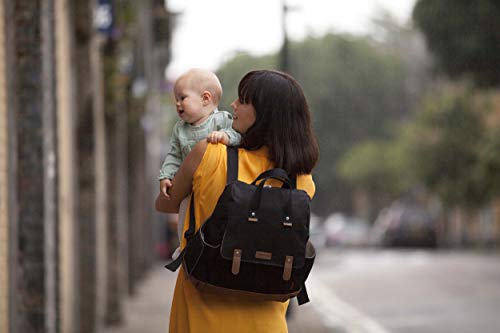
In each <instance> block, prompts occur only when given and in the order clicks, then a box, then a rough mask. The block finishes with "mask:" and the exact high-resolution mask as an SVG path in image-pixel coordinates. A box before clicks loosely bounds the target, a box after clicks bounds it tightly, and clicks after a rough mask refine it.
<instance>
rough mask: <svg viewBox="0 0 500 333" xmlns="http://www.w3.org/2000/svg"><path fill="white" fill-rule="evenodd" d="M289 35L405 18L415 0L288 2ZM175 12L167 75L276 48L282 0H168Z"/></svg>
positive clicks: (360, 29) (356, 29)
mask: <svg viewBox="0 0 500 333" xmlns="http://www.w3.org/2000/svg"><path fill="white" fill-rule="evenodd" d="M286 3H287V4H288V5H289V6H290V7H293V8H294V9H293V10H292V11H290V13H289V14H288V17H287V31H288V34H289V36H290V38H291V39H293V40H301V39H303V38H305V37H307V36H308V35H313V36H321V35H323V34H325V33H327V32H328V31H336V32H350V33H354V34H364V33H368V32H369V30H370V20H371V18H373V17H375V16H376V14H377V12H379V11H381V10H382V9H385V10H387V11H389V12H390V13H391V14H392V15H393V16H394V17H395V18H396V19H398V21H400V22H401V23H404V22H406V21H407V20H408V19H409V17H410V15H411V10H412V8H413V5H414V4H415V0H302V1H300V0H287V2H286ZM167 4H168V8H169V10H171V11H173V12H179V13H181V15H179V17H178V21H177V25H176V27H175V30H174V35H173V41H172V52H173V53H172V61H171V63H170V65H169V66H168V68H167V76H168V78H170V79H175V78H176V77H177V76H178V75H179V74H181V73H182V72H184V71H186V70H188V69H189V68H192V67H201V68H207V69H210V70H214V71H215V70H216V69H217V68H218V66H219V65H220V64H221V63H223V62H224V61H225V60H227V59H228V58H230V57H231V56H232V55H233V54H234V53H235V52H238V51H246V52H249V53H251V54H253V55H263V54H269V53H272V52H276V51H277V50H278V49H279V48H280V46H281V42H282V38H283V31H282V28H281V19H282V11H281V8H282V7H281V5H282V0H167Z"/></svg>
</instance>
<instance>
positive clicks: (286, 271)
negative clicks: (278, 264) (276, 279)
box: [283, 256, 293, 281]
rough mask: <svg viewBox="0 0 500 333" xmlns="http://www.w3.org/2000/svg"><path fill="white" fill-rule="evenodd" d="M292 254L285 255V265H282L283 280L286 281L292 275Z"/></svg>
mask: <svg viewBox="0 0 500 333" xmlns="http://www.w3.org/2000/svg"><path fill="white" fill-rule="evenodd" d="M292 267H293V256H286V257H285V267H283V280H285V281H288V280H290V278H291V277H292Z"/></svg>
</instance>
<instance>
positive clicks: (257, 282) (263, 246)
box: [165, 147, 316, 305]
mask: <svg viewBox="0 0 500 333" xmlns="http://www.w3.org/2000/svg"><path fill="white" fill-rule="evenodd" d="M268 179H277V180H279V181H281V182H282V183H283V186H282V187H279V188H278V187H269V186H266V185H265V183H266V181H267V180H268ZM259 181H260V183H259V184H257V183H258V182H259ZM295 183H296V181H295V179H293V180H290V178H289V177H288V175H287V173H286V172H285V171H284V170H283V169H278V168H276V169H271V170H268V171H265V172H263V173H262V174H260V175H259V176H258V177H257V178H256V179H255V180H254V181H253V182H252V183H251V184H247V183H244V182H241V181H239V180H238V150H237V149H236V148H234V147H228V148H227V181H226V187H225V189H224V191H223V193H222V195H221V196H220V197H219V200H218V202H217V205H216V207H215V209H214V212H213V213H212V215H211V216H210V217H209V218H208V219H207V220H206V221H205V223H203V225H202V226H201V227H200V228H199V229H198V231H197V232H196V233H194V228H195V220H194V199H193V197H194V194H192V195H191V203H190V213H189V214H190V219H189V229H188V230H187V231H186V233H185V235H184V237H186V239H187V244H186V247H185V248H184V250H183V251H182V253H181V254H180V255H179V257H178V258H177V259H176V260H174V261H173V262H172V263H170V264H168V265H167V266H165V267H166V268H168V269H169V270H171V271H175V270H177V268H178V267H179V266H180V263H181V261H182V264H183V267H184V270H185V272H186V274H187V275H188V276H189V278H190V280H191V281H192V283H193V284H194V285H195V286H196V287H197V288H198V289H200V290H206V291H215V292H219V293H220V292H224V293H231V294H241V295H245V297H252V298H255V299H260V300H272V301H281V302H284V301H286V300H288V299H289V298H291V297H295V296H297V300H298V303H299V305H301V304H304V303H307V302H309V298H308V296H307V292H306V287H305V281H306V279H307V276H308V275H309V272H310V271H311V268H312V265H313V262H314V258H315V256H316V253H315V250H314V247H313V245H312V244H311V243H310V242H309V218H310V208H309V204H310V198H309V196H308V194H307V193H306V192H305V191H303V190H297V189H296V185H295Z"/></svg>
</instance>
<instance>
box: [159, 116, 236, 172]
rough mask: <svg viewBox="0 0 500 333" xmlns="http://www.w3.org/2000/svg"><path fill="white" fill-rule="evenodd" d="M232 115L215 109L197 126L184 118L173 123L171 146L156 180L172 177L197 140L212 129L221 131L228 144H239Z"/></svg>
mask: <svg viewBox="0 0 500 333" xmlns="http://www.w3.org/2000/svg"><path fill="white" fill-rule="evenodd" d="M232 125H233V116H232V115H231V114H230V113H229V112H227V111H219V110H218V109H215V110H214V111H213V112H212V113H211V114H210V116H209V117H208V119H207V120H206V121H205V122H203V123H202V124H200V125H198V126H193V125H191V124H189V123H187V122H185V121H184V120H179V121H178V122H177V123H175V126H174V130H173V132H172V137H171V145H170V146H171V147H170V152H169V153H168V155H167V157H166V158H165V161H164V162H163V165H162V166H161V169H160V175H159V176H158V180H162V179H165V178H167V179H173V178H174V175H175V173H176V172H177V170H179V167H180V166H181V164H182V161H184V159H185V158H186V156H187V155H188V154H189V152H190V151H191V149H193V147H194V146H195V145H196V143H198V141H201V140H204V139H206V138H207V136H208V134H210V133H211V132H213V131H221V132H224V133H226V134H227V136H228V137H229V145H230V146H237V145H239V144H240V141H241V135H240V134H239V133H238V132H236V131H235V130H234V129H233V128H232Z"/></svg>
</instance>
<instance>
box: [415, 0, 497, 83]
mask: <svg viewBox="0 0 500 333" xmlns="http://www.w3.org/2000/svg"><path fill="white" fill-rule="evenodd" d="M499 17H500V2H499V1H498V0H475V1H465V0H461V1H456V0H419V1H418V2H417V3H416V5H415V7H414V9H413V20H414V21H415V23H416V24H417V26H418V27H419V28H420V29H421V30H422V31H423V33H424V35H425V37H426V40H427V44H428V46H429V49H430V50H431V51H432V52H433V53H434V55H435V56H436V59H437V64H438V66H439V67H440V68H441V69H442V70H443V71H444V72H445V73H446V74H448V75H449V76H450V77H451V78H458V77H461V76H463V75H467V76H470V77H472V78H473V80H474V81H475V82H476V83H477V84H478V85H479V86H483V87H488V86H498V84H500V75H499V73H500V72H499V71H498V68H499V67H500V48H499V47H498V45H499V43H500V19H499Z"/></svg>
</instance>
